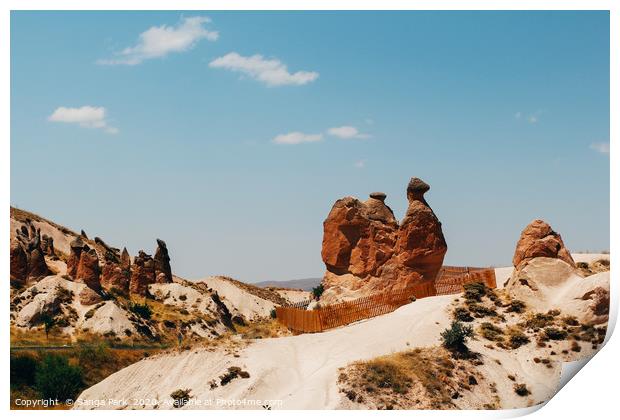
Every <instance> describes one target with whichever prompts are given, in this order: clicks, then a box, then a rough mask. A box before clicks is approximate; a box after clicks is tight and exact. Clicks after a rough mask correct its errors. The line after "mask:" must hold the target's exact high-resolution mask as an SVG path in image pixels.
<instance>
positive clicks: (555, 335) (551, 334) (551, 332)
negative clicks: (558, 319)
mask: <svg viewBox="0 0 620 420" xmlns="http://www.w3.org/2000/svg"><path fill="white" fill-rule="evenodd" d="M567 336H568V333H567V332H566V331H564V330H560V329H557V328H553V327H548V328H545V337H547V338H548V339H549V340H564V339H565V338H566V337H567Z"/></svg>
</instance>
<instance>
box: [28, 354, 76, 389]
mask: <svg viewBox="0 0 620 420" xmlns="http://www.w3.org/2000/svg"><path fill="white" fill-rule="evenodd" d="M35 384H36V389H37V390H38V391H39V392H40V393H41V397H43V398H54V399H59V400H67V399H69V398H75V397H76V396H77V393H78V392H79V391H80V389H82V386H83V384H84V381H83V376H82V369H80V367H79V366H72V365H70V364H69V360H68V359H67V357H65V356H60V355H57V354H47V355H45V357H44V358H43V360H42V361H41V363H40V364H39V366H38V368H37V370H36V374H35Z"/></svg>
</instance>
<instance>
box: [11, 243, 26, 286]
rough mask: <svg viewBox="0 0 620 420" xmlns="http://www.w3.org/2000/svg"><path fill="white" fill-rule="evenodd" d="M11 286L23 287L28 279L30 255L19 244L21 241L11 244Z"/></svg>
mask: <svg viewBox="0 0 620 420" xmlns="http://www.w3.org/2000/svg"><path fill="white" fill-rule="evenodd" d="M10 253H11V270H10V276H11V284H13V285H14V286H18V287H19V286H22V285H24V284H25V283H26V279H27V278H28V254H26V250H25V249H24V247H23V246H22V245H21V244H20V243H19V241H16V240H15V241H12V242H11V249H10Z"/></svg>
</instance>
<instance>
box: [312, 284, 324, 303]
mask: <svg viewBox="0 0 620 420" xmlns="http://www.w3.org/2000/svg"><path fill="white" fill-rule="evenodd" d="M324 291H325V287H324V286H323V285H322V284H319V285H318V286H317V287H313V288H312V295H313V296H314V298H315V299H320V297H321V295H322V294H323V292H324Z"/></svg>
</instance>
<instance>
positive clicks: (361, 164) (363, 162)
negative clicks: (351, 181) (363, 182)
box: [353, 159, 366, 169]
mask: <svg viewBox="0 0 620 420" xmlns="http://www.w3.org/2000/svg"><path fill="white" fill-rule="evenodd" d="M353 166H355V167H356V168H358V169H362V168H364V167H365V166H366V159H362V160H358V161H357V162H355V163H354V164H353Z"/></svg>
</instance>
